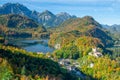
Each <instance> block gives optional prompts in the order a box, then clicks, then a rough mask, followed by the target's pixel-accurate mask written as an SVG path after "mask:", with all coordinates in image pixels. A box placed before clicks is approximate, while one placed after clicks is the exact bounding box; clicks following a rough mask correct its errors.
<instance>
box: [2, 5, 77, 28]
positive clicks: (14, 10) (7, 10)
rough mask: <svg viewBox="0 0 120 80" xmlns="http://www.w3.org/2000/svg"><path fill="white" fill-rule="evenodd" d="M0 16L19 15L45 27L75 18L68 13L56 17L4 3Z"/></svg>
mask: <svg viewBox="0 0 120 80" xmlns="http://www.w3.org/2000/svg"><path fill="white" fill-rule="evenodd" d="M0 14H2V15H3V14H19V15H23V16H26V17H29V18H31V19H33V20H34V21H36V22H38V23H40V24H43V25H44V26H45V27H55V26H58V25H60V24H61V23H63V22H64V21H66V20H68V19H70V18H76V16H71V15H70V14H68V13H64V12H62V13H59V14H57V15H55V14H53V13H52V12H50V11H48V10H45V11H43V12H41V13H40V12H37V11H31V10H30V9H28V8H27V7H26V6H24V5H22V4H19V3H6V4H4V5H3V6H1V7H0Z"/></svg>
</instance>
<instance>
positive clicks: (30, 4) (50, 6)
mask: <svg viewBox="0 0 120 80" xmlns="http://www.w3.org/2000/svg"><path fill="white" fill-rule="evenodd" d="M8 2H11V3H21V4H23V5H25V6H26V7H27V8H29V9H30V10H36V11H38V12H42V11H45V10H49V11H51V12H52V13H54V14H57V13H60V12H67V13H69V14H71V15H76V16H77V17H83V16H86V15H88V16H92V17H93V18H94V19H95V20H96V21H98V22H99V23H101V24H108V25H112V24H120V0H0V6H2V5H3V4H5V3H8Z"/></svg>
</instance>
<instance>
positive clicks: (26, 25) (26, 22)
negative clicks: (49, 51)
mask: <svg viewBox="0 0 120 80" xmlns="http://www.w3.org/2000/svg"><path fill="white" fill-rule="evenodd" d="M0 28H1V34H2V35H6V36H8V37H21V38H28V37H33V36H35V35H37V34H40V33H43V32H46V29H45V28H44V27H43V26H42V25H40V24H38V23H37V22H35V21H34V20H32V19H29V18H27V17H25V16H21V15H18V14H8V15H1V16H0Z"/></svg>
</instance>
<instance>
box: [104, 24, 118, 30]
mask: <svg viewBox="0 0 120 80" xmlns="http://www.w3.org/2000/svg"><path fill="white" fill-rule="evenodd" d="M102 27H103V28H106V29H107V30H109V31H110V32H120V25H118V24H114V25H111V26H110V25H102Z"/></svg>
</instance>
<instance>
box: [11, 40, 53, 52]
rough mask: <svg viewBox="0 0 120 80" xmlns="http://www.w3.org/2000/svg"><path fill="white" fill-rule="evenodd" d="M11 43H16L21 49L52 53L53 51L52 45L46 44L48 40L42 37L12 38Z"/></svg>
mask: <svg viewBox="0 0 120 80" xmlns="http://www.w3.org/2000/svg"><path fill="white" fill-rule="evenodd" d="M10 43H11V44H13V45H17V46H19V47H21V48H23V49H25V50H26V51H28V52H43V53H47V52H50V53H52V52H53V51H54V48H53V47H50V46H49V45H48V40H46V39H42V40H34V39H33V40H14V41H11V42H10Z"/></svg>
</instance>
